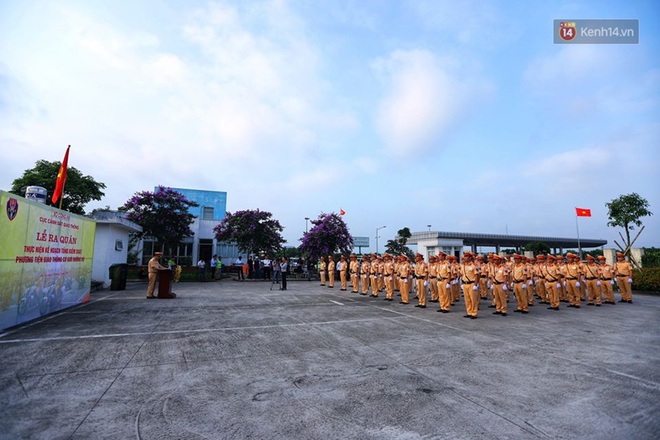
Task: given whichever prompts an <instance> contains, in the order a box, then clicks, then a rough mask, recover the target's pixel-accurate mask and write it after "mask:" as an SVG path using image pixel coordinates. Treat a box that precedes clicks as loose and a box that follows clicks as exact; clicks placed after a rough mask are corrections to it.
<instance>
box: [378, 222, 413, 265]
mask: <svg viewBox="0 0 660 440" xmlns="http://www.w3.org/2000/svg"><path fill="white" fill-rule="evenodd" d="M410 237H412V233H411V232H410V228H408V227H405V228H402V229H399V230H398V231H397V232H396V238H395V239H393V240H388V241H387V244H386V245H385V252H387V253H389V254H392V255H405V256H406V257H408V258H410V259H411V260H414V259H415V253H414V252H413V251H412V249H410V248H409V247H408V246H406V243H408V239H409V238H410Z"/></svg>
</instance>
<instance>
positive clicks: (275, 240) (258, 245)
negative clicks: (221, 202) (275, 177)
mask: <svg viewBox="0 0 660 440" xmlns="http://www.w3.org/2000/svg"><path fill="white" fill-rule="evenodd" d="M272 217H273V214H271V213H270V212H268V211H260V210H259V209H257V210H250V209H248V210H244V211H236V212H235V213H233V214H232V213H230V212H228V213H227V215H226V217H225V218H224V219H223V220H222V222H220V223H219V224H218V225H217V226H216V227H215V228H213V232H215V238H216V239H217V240H219V241H228V242H235V243H236V244H237V246H238V249H240V250H241V251H242V252H246V253H262V252H266V253H269V254H270V253H274V252H277V251H278V250H280V249H281V248H282V245H283V244H284V242H285V240H284V238H283V237H282V234H281V232H282V231H283V229H284V228H283V227H282V225H280V222H279V221H277V220H275V219H273V218H272Z"/></svg>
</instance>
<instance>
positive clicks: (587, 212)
mask: <svg viewBox="0 0 660 440" xmlns="http://www.w3.org/2000/svg"><path fill="white" fill-rule="evenodd" d="M575 213H576V214H577V216H578V217H591V209H584V208H575Z"/></svg>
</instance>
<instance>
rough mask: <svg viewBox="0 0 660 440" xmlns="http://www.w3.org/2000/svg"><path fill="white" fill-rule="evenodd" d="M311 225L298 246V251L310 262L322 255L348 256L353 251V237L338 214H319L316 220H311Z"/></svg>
mask: <svg viewBox="0 0 660 440" xmlns="http://www.w3.org/2000/svg"><path fill="white" fill-rule="evenodd" d="M312 225H313V226H312V228H311V229H310V230H309V231H308V232H307V233H306V234H305V235H303V237H302V239H301V240H302V244H301V245H300V251H301V252H302V253H304V254H307V255H308V256H309V258H310V259H311V260H313V261H316V260H318V258H319V257H320V256H322V255H324V256H327V255H333V254H334V253H335V252H339V253H341V254H349V253H351V251H352V250H353V237H352V236H351V234H350V233H349V232H348V226H346V223H345V222H344V220H343V219H342V218H341V217H340V216H339V215H338V214H335V213H332V214H325V213H321V214H320V215H319V217H318V218H317V219H316V220H312Z"/></svg>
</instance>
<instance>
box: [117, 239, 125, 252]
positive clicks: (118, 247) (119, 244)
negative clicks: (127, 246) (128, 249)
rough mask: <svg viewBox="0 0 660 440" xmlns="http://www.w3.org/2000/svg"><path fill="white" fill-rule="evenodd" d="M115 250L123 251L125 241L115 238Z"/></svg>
mask: <svg viewBox="0 0 660 440" xmlns="http://www.w3.org/2000/svg"><path fill="white" fill-rule="evenodd" d="M115 250H116V251H123V250H124V242H123V241H121V240H115Z"/></svg>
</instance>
